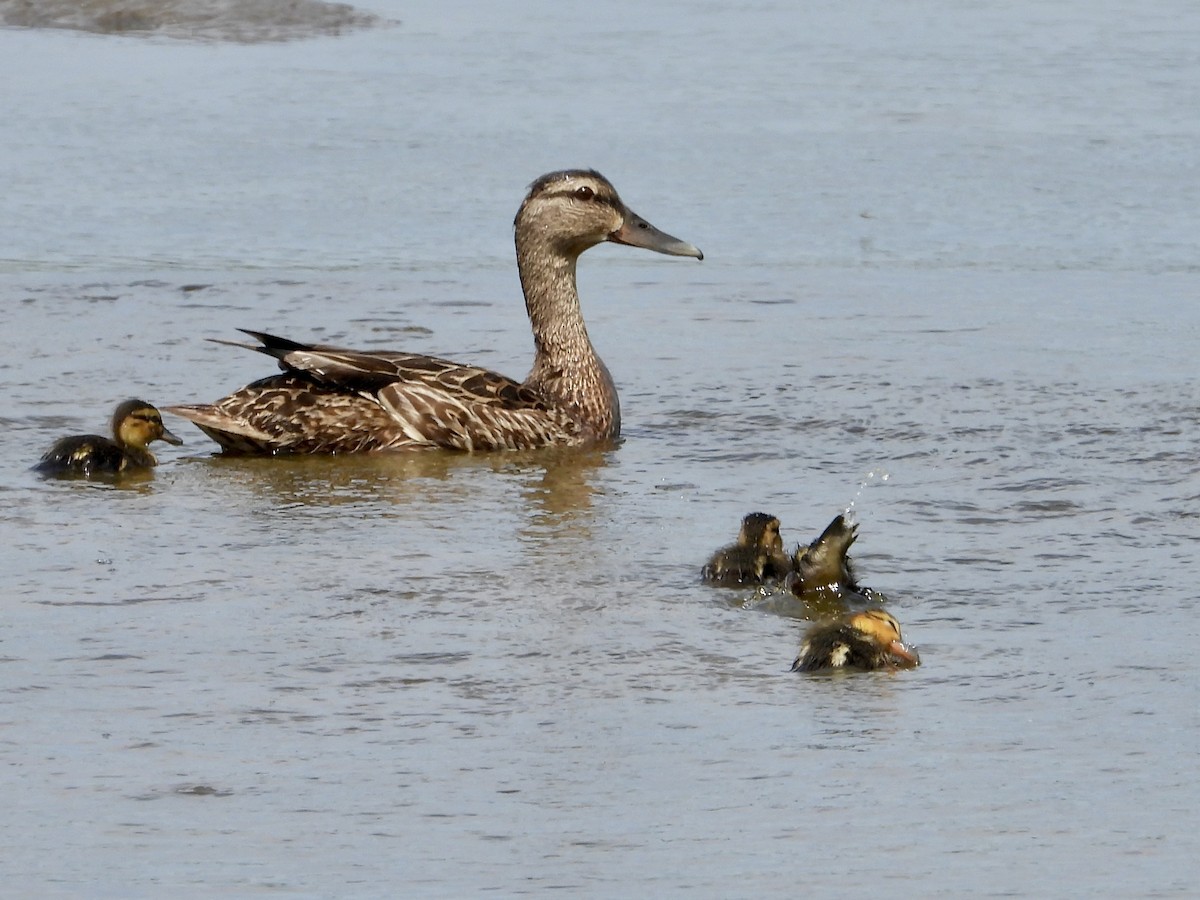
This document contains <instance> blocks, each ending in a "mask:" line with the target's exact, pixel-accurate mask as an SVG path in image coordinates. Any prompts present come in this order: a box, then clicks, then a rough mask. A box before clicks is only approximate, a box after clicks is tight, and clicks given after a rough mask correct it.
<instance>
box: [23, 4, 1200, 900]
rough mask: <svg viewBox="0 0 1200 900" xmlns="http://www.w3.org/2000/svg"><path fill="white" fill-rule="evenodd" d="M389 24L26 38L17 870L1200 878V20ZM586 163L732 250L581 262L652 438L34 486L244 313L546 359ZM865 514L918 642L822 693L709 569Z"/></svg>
mask: <svg viewBox="0 0 1200 900" xmlns="http://www.w3.org/2000/svg"><path fill="white" fill-rule="evenodd" d="M370 11H372V12H375V13H378V14H379V15H381V16H383V17H385V18H390V19H398V20H399V22H400V24H398V25H396V26H393V27H388V28H380V29H375V30H368V31H363V32H359V33H355V34H351V35H347V36H344V37H341V38H325V39H319V40H314V41H307V42H292V43H283V44H270V45H243V44H229V43H221V42H212V41H208V42H195V43H189V42H186V41H178V40H170V39H166V38H149V39H140V38H133V37H113V36H103V35H88V34H79V33H74V32H68V31H26V30H13V29H10V30H4V31H0V48H2V49H0V78H3V80H4V82H5V84H6V85H9V86H10V87H9V89H8V90H6V91H5V93H4V97H3V99H0V108H2V109H3V110H4V119H5V127H4V133H5V138H4V140H5V149H4V153H3V154H0V176H2V177H3V180H4V183H5V185H6V188H5V192H4V199H3V201H0V202H2V204H3V208H4V211H5V213H4V215H3V217H0V220H2V224H0V373H2V374H0V379H2V383H3V385H4V388H5V389H4V391H3V400H2V406H0V419H2V421H3V425H4V429H5V432H6V437H5V439H4V442H3V447H4V449H5V453H4V454H3V461H2V462H0V492H2V493H3V500H4V502H3V503H0V528H2V529H3V535H2V540H0V545H2V546H3V550H2V551H0V566H2V571H3V573H4V586H5V590H4V597H5V604H4V616H3V618H2V619H0V673H2V678H3V681H2V688H3V690H2V692H0V725H2V726H3V728H2V730H0V740H2V741H3V742H4V757H3V759H4V774H5V799H6V814H5V816H4V821H3V825H0V836H2V838H3V843H4V847H5V852H4V853H3V855H2V859H0V876H2V878H0V883H2V884H3V885H4V887H3V889H2V891H0V892H3V893H6V894H11V895H12V896H64V897H84V896H86V897H96V896H103V897H130V896H144V897H152V896H154V897H157V896H162V895H163V894H166V893H168V892H173V893H175V894H178V895H180V896H247V895H272V894H275V895H281V896H305V897H307V896H311V897H325V896H364V897H372V896H378V897H391V896H398V895H408V896H429V897H461V896H470V895H475V894H479V893H482V892H485V891H487V892H491V893H493V894H495V895H497V896H509V895H519V894H542V893H548V892H551V891H555V892H557V893H558V894H560V895H564V894H565V895H569V896H595V897H618V896H671V895H680V894H683V893H685V892H687V893H689V894H691V895H694V896H699V897H730V896H785V895H786V896H793V895H795V894H796V893H797V892H801V893H804V894H810V895H812V896H834V895H839V896H846V895H849V896H862V895H866V894H868V893H871V894H874V893H881V892H888V893H893V892H897V893H915V894H920V895H925V896H937V897H961V896H966V895H974V896H981V895H982V896H1017V895H1037V896H1063V897H1066V896H1079V895H1081V894H1089V895H1107V896H1153V897H1176V896H1178V897H1184V896H1191V895H1192V894H1193V893H1194V890H1195V883H1196V876H1197V865H1196V862H1195V860H1196V859H1197V858H1200V838H1198V837H1197V834H1198V833H1200V831H1198V829H1197V825H1200V821H1198V818H1197V814H1196V812H1195V810H1196V809H1197V807H1198V806H1200V786H1198V785H1197V781H1196V774H1195V773H1196V749H1197V746H1198V742H1200V704H1198V703H1197V689H1196V685H1197V676H1198V674H1200V665H1198V663H1197V660H1196V654H1195V650H1194V647H1195V645H1196V640H1197V638H1198V637H1200V626H1198V625H1197V617H1196V614H1195V613H1196V606H1197V603H1196V597H1197V591H1196V588H1195V585H1196V584H1197V583H1200V564H1198V563H1197V560H1196V553H1195V548H1196V540H1197V537H1200V519H1198V518H1197V508H1198V507H1197V502H1198V500H1200V464H1198V462H1197V454H1196V449H1195V448H1196V442H1195V435H1196V426H1197V419H1198V417H1200V413H1198V411H1197V410H1198V409H1200V396H1198V394H1200V389H1198V388H1197V387H1196V379H1195V360H1196V357H1197V348H1198V347H1200V309H1198V308H1197V304H1196V302H1195V298H1196V289H1197V268H1196V260H1197V248H1198V246H1200V214H1198V213H1197V210H1198V209H1200V183H1198V182H1197V179H1196V168H1195V146H1196V142H1197V137H1198V136H1200V135H1198V134H1197V132H1198V131H1200V125H1198V124H1197V120H1196V118H1195V116H1194V114H1193V112H1194V110H1195V109H1196V103H1197V100H1198V99H1200V98H1198V97H1197V87H1196V86H1197V85H1198V84H1200V57H1198V56H1197V54H1196V51H1195V48H1196V46H1200V12H1198V11H1197V10H1196V9H1195V8H1193V6H1192V5H1190V4H1184V3H1166V4H1160V5H1159V6H1158V7H1156V8H1155V9H1154V10H1152V11H1142V12H1140V13H1138V14H1137V15H1136V16H1134V17H1130V15H1129V14H1128V10H1127V7H1126V6H1125V5H1123V4H1115V3H1112V4H1110V3H1099V4H1093V3H1081V2H1059V3H1039V4H1020V3H1018V4H1008V5H1001V6H985V7H980V6H978V5H977V4H962V3H955V2H941V3H936V4H933V5H921V4H904V3H900V4H897V3H875V2H870V3H867V4H865V5H864V6H861V7H860V8H857V9H856V10H855V11H854V13H853V14H851V13H849V12H845V11H841V10H840V8H839V7H838V6H836V5H828V6H822V5H818V6H817V7H816V8H813V9H806V10H803V11H798V10H795V9H793V7H792V5H791V4H786V3H772V2H765V3H757V4H740V5H733V6H731V5H729V4H703V3H702V4H682V3H680V4H672V3H665V4H659V5H656V6H655V7H654V8H653V9H652V10H651V9H648V8H644V7H642V6H635V5H632V4H629V5H625V4H617V5H616V6H614V7H611V8H606V11H605V13H604V16H603V18H602V19H598V18H594V16H598V15H599V13H597V12H596V11H594V10H592V11H591V12H589V11H588V10H587V9H586V8H584V7H578V8H576V7H563V6H562V5H561V4H558V3H555V4H551V3H549V2H546V3H537V2H530V3H524V4H520V5H518V6H517V7H516V9H515V10H509V11H507V12H501V11H499V10H497V11H487V10H485V11H481V10H479V9H477V8H475V7H471V8H467V7H465V6H464V7H461V8H455V7H451V8H446V7H445V6H444V5H443V4H424V3H416V4H396V3H391V2H380V3H378V4H376V5H374V6H372V7H370ZM578 165H590V166H595V167H597V168H599V169H600V170H601V171H603V172H605V173H606V174H607V175H608V176H609V177H610V178H612V179H613V181H614V182H615V183H616V185H617V186H618V188H619V189H620V190H621V192H622V195H623V197H624V199H625V200H626V201H627V202H628V203H629V205H630V206H631V207H632V208H634V209H636V210H638V211H639V212H640V213H641V214H643V215H644V216H646V217H647V218H648V219H649V220H650V221H652V222H654V223H655V224H656V225H658V226H660V227H662V228H664V229H665V230H667V231H669V232H671V233H673V234H676V235H678V236H680V237H682V238H684V239H687V240H690V241H693V242H695V243H696V244H698V245H699V246H700V247H702V248H703V249H704V251H705V253H706V257H707V258H706V259H705V261H704V262H703V263H698V264H697V263H694V262H692V261H685V260H676V259H668V258H665V257H658V256H653V255H651V254H645V253H639V252H638V251H635V250H632V249H629V248H623V247H604V248H600V249H597V250H595V251H592V252H590V253H589V254H588V255H587V256H586V257H585V258H584V261H583V263H582V265H581V272H580V276H581V291H582V293H583V298H584V306H585V313H586V315H587V317H588V322H589V325H590V329H591V333H592V336H593V339H594V341H595V342H596V344H597V346H598V348H599V350H600V352H601V354H602V355H603V356H604V358H605V360H606V361H607V363H608V365H609V367H610V369H611V370H612V371H613V373H614V376H615V378H616V380H617V383H618V386H619V388H620V391H621V397H622V404H623V412H624V418H625V423H626V431H625V440H624V443H623V444H622V445H621V446H620V447H619V448H618V449H616V450H611V451H591V452H549V453H543V454H513V455H498V456H487V457H463V456H447V455H442V454H424V455H416V456H411V457H399V458H359V459H300V460H251V461H247V460H228V459H221V458H217V457H214V456H213V455H212V453H213V450H214V449H215V445H212V444H211V443H209V442H208V441H207V440H206V439H205V438H204V437H203V435H201V434H200V433H199V432H198V431H196V430H195V429H192V428H191V427H190V426H188V425H186V423H183V422H179V421H172V422H171V423H170V425H171V427H172V428H174V429H175V430H176V431H178V432H179V433H180V434H181V435H183V436H184V437H185V438H186V443H185V446H184V447H181V448H173V447H167V448H165V449H164V450H163V451H162V452H161V453H160V459H161V461H162V465H161V466H160V468H159V469H158V470H157V472H156V473H155V475H154V476H153V477H152V478H149V479H146V480H143V481H134V482H130V483H126V484H123V485H121V486H118V487H113V486H105V485H87V484H78V483H55V482H49V483H47V482H42V481H39V480H37V479H36V478H35V477H34V476H33V475H32V473H30V472H29V470H28V467H29V465H31V464H32V463H33V462H34V461H35V460H36V458H37V457H38V455H39V454H40V453H41V452H42V451H43V450H44V449H45V448H46V447H47V446H48V445H49V444H50V443H51V442H52V441H53V440H54V439H55V438H56V437H58V436H61V435H62V434H66V433H72V432H80V431H95V430H99V429H102V428H103V427H104V423H105V421H106V419H107V416H108V414H109V412H110V410H111V408H112V406H114V405H115V404H116V402H117V401H118V400H120V399H122V398H124V397H125V396H127V395H130V394H135V395H139V396H143V397H145V399H147V400H150V401H152V402H155V403H160V404H162V405H166V404H169V403H173V402H186V401H195V400H210V399H215V398H216V397H217V396H220V395H221V394H222V393H224V392H226V391H228V390H229V389H231V388H234V387H237V386H240V385H241V384H243V383H245V382H247V381H250V380H252V379H254V378H256V377H259V376H261V375H264V374H268V373H269V372H270V371H271V364H270V361H269V360H267V359H266V358H265V357H261V356H258V355H256V354H253V353H248V352H245V351H240V350H237V349H235V348H231V347H227V346H221V345H218V344H214V343H210V342H207V341H206V340H205V339H206V338H213V337H215V338H233V337H236V328H238V327H248V328H263V329H267V330H275V331H278V332H281V333H283V334H286V335H290V336H293V337H296V338H299V339H304V338H309V337H312V338H317V339H320V340H324V341H329V342H339V343H346V344H351V345H354V346H360V347H366V348H369V347H379V348H385V347H388V348H402V349H409V350H417V351H427V352H431V353H436V354H439V355H449V356H458V357H461V358H463V359H464V360H470V361H475V362H480V363H483V364H487V365H491V366H493V367H494V368H496V369H498V370H500V371H503V372H506V373H508V374H511V375H516V376H520V375H523V374H524V372H525V371H526V370H527V367H528V365H529V361H530V358H531V353H532V350H531V346H530V343H531V342H530V339H529V332H528V324H527V322H526V320H525V316H524V310H523V307H522V304H521V300H520V294H519V286H518V284H517V280H516V273H515V266H514V265H513V261H512V249H511V230H510V222H511V218H512V216H513V214H514V213H515V211H516V207H517V204H518V203H519V201H520V198H521V196H522V193H523V190H524V186H525V185H526V184H527V183H528V182H529V181H530V180H532V179H533V178H534V177H535V176H537V175H538V174H540V173H542V172H544V171H547V170H549V169H554V168H560V167H564V166H578ZM885 476H886V477H885ZM851 503H853V505H854V508H855V511H856V514H857V516H858V518H859V521H860V523H861V526H860V539H859V542H858V544H857V545H856V546H855V551H856V553H855V558H856V560H857V561H858V563H859V567H860V569H861V573H862V576H863V579H862V580H863V581H864V582H865V583H866V584H869V585H871V586H873V587H875V588H877V589H879V590H882V591H884V592H885V593H887V595H888V596H889V597H890V598H891V601H892V603H891V608H892V610H893V612H895V614H896V616H897V617H898V618H899V620H900V621H901V622H902V623H903V625H904V628H905V635H906V637H907V638H908V639H909V640H910V641H911V642H913V643H915V644H916V645H917V646H918V647H919V648H920V650H921V655H922V659H923V662H924V665H923V666H922V667H921V668H920V669H918V670H915V671H911V672H903V673H899V674H896V675H887V674H867V675H858V676H850V677H815V678H801V677H797V676H794V675H792V674H790V673H789V672H788V666H789V665H790V662H791V660H792V658H793V656H794V654H795V650H796V648H797V646H798V644H799V640H800V635H801V633H802V631H803V629H804V627H805V623H804V622H803V621H801V620H800V619H798V618H796V617H795V615H794V611H789V610H787V609H780V608H779V607H778V605H777V604H773V603H772V602H771V601H770V600H769V599H768V600H765V601H764V599H763V598H761V597H756V596H753V595H748V593H747V592H738V591H720V590H713V589H710V588H707V587H705V586H703V585H701V584H699V583H698V569H699V566H700V564H701V563H702V562H703V560H704V558H705V557H706V555H707V554H708V553H709V552H710V551H711V550H712V549H713V548H715V547H716V546H718V545H720V544H722V543H724V542H726V541H728V540H729V539H730V538H731V537H732V535H733V534H734V532H735V531H736V528H737V524H738V521H739V519H740V517H741V516H742V515H743V514H745V513H746V512H749V511H752V510H754V509H765V510H768V511H770V512H773V513H775V514H777V515H778V516H780V517H781V519H782V520H783V523H784V528H785V537H786V538H787V539H788V540H789V541H791V542H793V543H794V542H797V541H800V540H805V541H807V540H809V539H811V538H812V537H814V536H815V535H816V534H817V533H818V532H819V531H820V529H821V528H823V527H824V525H825V524H826V523H827V522H828V521H829V519H830V518H832V516H833V515H835V514H836V513H837V512H839V511H841V510H843V509H845V508H846V507H847V506H849V505H850V504H851ZM789 612H792V613H793V614H789Z"/></svg>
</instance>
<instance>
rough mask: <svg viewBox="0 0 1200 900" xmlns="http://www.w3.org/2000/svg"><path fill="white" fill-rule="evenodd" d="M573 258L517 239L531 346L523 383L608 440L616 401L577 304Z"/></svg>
mask: <svg viewBox="0 0 1200 900" xmlns="http://www.w3.org/2000/svg"><path fill="white" fill-rule="evenodd" d="M578 259H579V254H578V253H566V254H565V253H562V252H560V251H559V250H557V249H556V248H553V247H551V246H548V245H547V244H546V243H543V242H540V241H536V240H529V239H525V240H523V239H522V238H521V236H518V238H517V269H518V270H519V272H520V274H521V287H522V289H523V290H524V292H525V308H526V310H527V311H528V313H529V322H530V324H531V325H532V326H533V342H534V350H535V352H534V358H533V368H532V369H531V370H530V372H529V377H528V378H526V379H525V386H526V387H529V388H532V389H534V390H536V391H538V392H540V393H541V394H543V395H544V396H546V397H547V398H548V399H550V400H552V401H553V402H555V403H556V404H558V405H562V406H565V407H567V408H569V409H571V410H572V412H573V413H574V414H575V415H576V416H577V417H578V418H579V421H580V424H581V425H582V426H583V427H584V428H585V429H586V430H587V431H588V432H589V433H590V434H589V436H590V437H591V438H592V439H593V440H611V439H613V438H616V437H617V436H618V435H619V434H620V431H621V413H620V406H619V405H618V401H617V391H616V387H615V386H614V385H613V380H612V376H610V375H609V374H608V369H607V368H606V367H605V365H604V363H603V362H602V361H601V360H600V357H599V356H597V355H596V350H595V348H593V347H592V342H591V340H590V339H589V338H588V333H587V326H586V325H585V324H584V321H583V313H582V311H581V310H580V308H579V290H578V288H577V287H576V284H575V264H576V262H577V261H578Z"/></svg>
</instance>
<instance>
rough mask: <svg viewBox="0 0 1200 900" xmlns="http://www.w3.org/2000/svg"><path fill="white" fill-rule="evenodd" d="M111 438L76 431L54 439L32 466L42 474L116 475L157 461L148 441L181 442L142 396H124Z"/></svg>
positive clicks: (87, 476)
mask: <svg viewBox="0 0 1200 900" xmlns="http://www.w3.org/2000/svg"><path fill="white" fill-rule="evenodd" d="M112 432H113V439H112V440H110V439H109V438H106V437H101V436H100V435H98V434H80V435H75V436H74V437H65V438H62V439H61V440H59V441H57V442H56V443H55V444H54V446H53V447H51V448H50V449H49V450H47V451H46V454H45V455H44V456H43V457H42V459H41V461H40V462H39V463H38V464H37V465H36V466H34V469H36V470H37V471H39V472H41V473H43V474H45V475H82V476H83V477H84V478H92V477H93V476H96V475H101V476H103V475H119V474H122V473H124V472H132V471H136V470H139V469H149V468H152V467H154V466H156V465H158V460H157V459H155V458H154V454H153V453H151V452H150V451H149V450H148V449H147V445H148V444H150V442H151V441H166V442H167V443H168V444H182V443H183V441H182V440H181V439H180V438H178V437H176V436H175V435H173V434H172V433H171V432H170V431H168V430H167V429H166V427H165V426H164V425H163V422H162V416H161V415H159V412H158V410H157V409H155V408H154V407H153V406H151V405H150V404H149V403H147V402H146V401H144V400H126V401H125V402H124V403H122V404H121V405H120V406H118V407H117V409H116V411H115V412H114V413H113V417H112Z"/></svg>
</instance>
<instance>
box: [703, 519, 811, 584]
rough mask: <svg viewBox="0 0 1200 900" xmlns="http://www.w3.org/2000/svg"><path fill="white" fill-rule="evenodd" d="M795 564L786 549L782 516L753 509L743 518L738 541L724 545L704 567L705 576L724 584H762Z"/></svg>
mask: <svg viewBox="0 0 1200 900" xmlns="http://www.w3.org/2000/svg"><path fill="white" fill-rule="evenodd" d="M790 568H791V561H790V560H789V559H788V557H787V554H786V553H784V552H783V538H782V537H781V536H780V534H779V520H778V519H777V518H775V517H774V516H772V515H768V514H767V513H761V512H756V513H750V515H748V516H746V517H745V518H744V519H742V528H741V531H739V532H738V538H737V543H734V544H730V545H729V546H728V547H722V548H721V549H720V550H718V551H717V552H716V553H714V554H713V555H712V558H711V559H710V560H709V561H708V563H707V565H705V566H704V568H703V569H702V570H701V575H702V576H703V578H704V580H705V581H707V582H709V583H710V584H716V585H720V586H722V587H739V586H741V585H745V584H762V582H763V580H764V579H766V578H782V577H783V576H784V575H786V574H787V572H788V570H789V569H790Z"/></svg>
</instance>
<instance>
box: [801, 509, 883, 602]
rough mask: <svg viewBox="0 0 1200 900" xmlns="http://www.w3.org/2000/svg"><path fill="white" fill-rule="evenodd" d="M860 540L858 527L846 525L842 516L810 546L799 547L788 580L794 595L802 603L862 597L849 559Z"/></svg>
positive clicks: (861, 589)
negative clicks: (805, 601) (852, 596)
mask: <svg viewBox="0 0 1200 900" xmlns="http://www.w3.org/2000/svg"><path fill="white" fill-rule="evenodd" d="M857 537H858V525H854V524H851V523H849V522H847V521H846V517H845V516H844V515H842V516H838V517H837V518H836V519H834V520H833V521H832V522H830V523H829V525H828V527H826V529H825V530H824V531H822V532H821V536H820V537H818V538H817V539H816V540H815V541H813V542H812V543H811V544H808V545H807V546H806V545H804V544H801V545H800V546H799V547H797V548H796V554H795V556H794V557H793V560H792V574H791V575H790V576H788V587H789V588H790V590H791V592H792V593H793V594H795V595H796V596H797V597H800V598H801V599H814V600H815V599H818V598H828V597H834V598H837V597H841V596H844V595H845V594H862V593H863V592H864V589H863V588H860V587H859V586H858V580H857V579H856V578H855V575H854V564H853V563H851V561H850V557H849V556H848V553H849V551H850V545H851V544H853V543H854V541H855V539H856V538H857ZM866 590H868V591H869V590H870V588H867V589H866Z"/></svg>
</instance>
